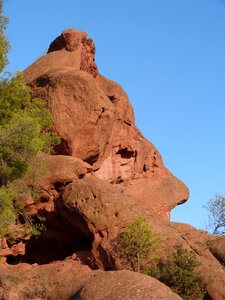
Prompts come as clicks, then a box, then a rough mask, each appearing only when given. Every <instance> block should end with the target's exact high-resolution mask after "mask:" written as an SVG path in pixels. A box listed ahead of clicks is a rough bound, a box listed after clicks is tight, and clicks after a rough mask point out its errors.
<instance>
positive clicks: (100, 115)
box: [24, 30, 189, 220]
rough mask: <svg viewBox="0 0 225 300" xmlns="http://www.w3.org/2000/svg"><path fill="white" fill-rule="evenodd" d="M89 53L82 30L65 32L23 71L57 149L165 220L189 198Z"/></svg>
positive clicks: (116, 87)
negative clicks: (49, 120) (50, 122)
mask: <svg viewBox="0 0 225 300" xmlns="http://www.w3.org/2000/svg"><path fill="white" fill-rule="evenodd" d="M94 55H95V46H94V44H93V41H92V40H91V39H88V38H87V37H86V33H84V32H78V31H75V30H67V31H64V32H63V33H62V34H61V36H59V37H57V38H56V39H55V40H54V41H53V42H52V43H51V45H50V47H49V50H48V53H47V54H46V55H44V56H43V57H41V58H40V59H38V60H37V61H36V62H35V63H34V64H32V65H31V66H30V67H28V68H27V69H26V70H25V71H24V78H25V80H26V82H27V83H28V84H29V85H30V86H31V88H32V92H33V95H34V96H38V97H42V98H44V99H46V100H47V102H48V107H49V109H50V110H51V113H52V115H53V119H54V128H55V130H56V132H58V133H59V135H60V136H61V138H62V142H61V144H60V146H58V147H57V148H56V152H57V153H58V154H64V155H72V156H74V157H77V158H80V159H82V160H83V161H86V162H87V163H89V164H90V165H92V167H93V170H94V172H95V175H96V176H97V177H98V178H100V179H103V180H105V181H108V182H110V183H112V184H114V185H117V186H120V187H121V188H122V189H124V191H125V193H126V194H128V195H132V196H134V197H135V198H137V199H139V200H140V201H142V202H145V203H146V204H147V205H148V206H149V207H151V209H154V211H155V212H156V213H157V214H158V215H159V216H161V217H162V218H163V219H166V220H168V219H169V213H170V210H171V209H172V208H174V207H175V206H176V205H178V204H181V203H183V202H185V201H186V200H187V199H188V195H189V192H188V189H187V188H186V186H185V185H184V184H183V183H182V182H181V181H180V180H178V179H177V178H176V177H174V176H173V175H172V174H171V173H170V172H169V170H167V169H166V168H165V167H164V165H163V162H162V159H161V156H160V154H159V152H158V151H157V149H156V148H155V147H154V146H153V145H152V144H151V143H150V142H148V141H147V140H146V139H145V138H144V137H143V136H142V134H141V133H140V132H139V130H138V129H137V128H136V126H135V122H134V114H133V109H132V106H131V104H130V102H129V99H128V97H127V95H126V93H125V92H124V91H123V89H122V88H121V87H120V86H119V85H118V84H117V83H115V82H113V81H111V80H108V79H106V78H105V77H103V76H102V75H101V74H99V73H98V70H97V66H96V64H95V57H94Z"/></svg>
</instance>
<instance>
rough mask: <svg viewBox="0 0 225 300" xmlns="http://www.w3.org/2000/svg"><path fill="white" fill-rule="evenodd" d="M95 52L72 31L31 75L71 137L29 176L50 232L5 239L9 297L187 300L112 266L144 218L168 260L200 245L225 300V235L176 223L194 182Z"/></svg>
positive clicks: (213, 293) (32, 207) (206, 269)
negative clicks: (167, 158) (158, 144)
mask: <svg viewBox="0 0 225 300" xmlns="http://www.w3.org/2000/svg"><path fill="white" fill-rule="evenodd" d="M94 55H95V46H94V44H93V42H92V40H91V39H88V38H87V35H86V33H84V32H77V31H74V30H68V31H65V32H63V33H62V35H61V36H59V37H58V38H56V40H55V41H53V42H52V44H51V45H50V47H49V50H48V54H46V55H45V56H43V57H41V58H40V59H39V60H37V61H36V62H35V63H34V64H33V65H31V66H30V67H29V68H27V69H26V70H25V72H24V77H25V79H26V81H27V83H29V85H30V86H31V89H32V93H33V96H39V97H42V98H43V99H45V100H46V102H47V105H48V107H49V109H50V110H51V113H52V115H53V119H54V129H55V131H56V132H58V133H59V135H60V136H61V144H60V145H59V146H57V147H56V149H55V151H56V154H57V155H54V156H44V155H43V154H40V155H39V156H37V160H36V162H34V167H33V171H31V173H28V174H27V176H26V177H25V178H23V180H22V183H21V184H25V185H26V184H30V183H32V184H34V183H35V187H36V188H37V190H38V194H37V196H36V199H34V196H33V197H31V195H29V194H26V193H24V196H23V197H21V200H20V201H21V205H22V206H23V207H24V209H25V210H26V212H27V216H28V217H29V218H30V219H31V220H35V218H36V217H37V215H41V216H42V217H44V218H45V226H46V230H45V231H44V232H42V234H41V235H40V237H39V238H38V239H36V238H34V237H30V236H24V235H22V234H19V235H18V236H16V237H14V238H11V239H0V256H2V257H3V259H1V261H0V299H7V300H11V299H13V300H17V299H27V298H31V299H36V300H37V299H53V300H54V299H83V300H84V299H96V300H97V299H112V300H113V299H143V300H145V299H179V297H178V296H176V295H175V294H174V293H172V292H171V291H170V290H169V289H168V288H166V287H165V286H164V285H162V284H160V283H159V282H157V281H156V280H154V279H152V278H149V277H146V276H143V275H140V274H136V273H133V272H130V271H128V270H127V271H115V272H114V271H112V270H120V269H124V268H125V269H129V268H130V266H129V265H123V264H122V262H121V261H120V259H119V258H118V256H117V255H116V252H115V247H114V245H115V242H116V238H117V237H118V235H119V234H120V233H121V232H122V231H123V230H124V228H125V227H126V226H127V225H128V224H129V223H130V222H131V221H133V220H134V219H136V218H137V217H139V216H144V217H145V218H146V219H147V221H148V223H149V226H150V227H151V229H152V231H153V233H154V235H159V236H160V238H161V244H160V249H159V251H158V253H157V255H158V257H160V258H163V257H166V256H167V255H168V254H169V253H172V252H173V251H174V245H177V244H180V245H182V246H183V247H184V248H186V249H187V250H189V251H194V252H195V254H196V255H197V259H198V260H199V261H200V262H201V267H200V268H199V269H198V274H199V275H200V276H201V277H202V278H203V279H204V281H205V282H206V283H207V284H208V286H207V292H208V295H207V297H208V298H207V299H214V300H222V299H225V298H224V295H225V286H224V282H225V269H224V238H218V237H217V236H215V235H209V234H206V233H205V232H203V231H200V230H197V229H195V228H193V227H192V226H190V225H187V224H179V223H170V222H169V213H170V210H171V209H172V208H173V207H175V206H176V205H178V204H181V203H182V202H184V201H186V200H187V198H188V189H187V188H186V187H185V185H184V184H183V183H182V182H181V181H179V180H178V179H177V178H176V177H174V176H173V175H172V174H171V173H170V172H169V170H167V169H166V168H165V167H164V165H163V162H162V159H161V156H160V154H159V152H158V151H157V150H156V148H155V147H154V146H153V145H152V144H151V143H150V142H148V141H147V140H146V139H145V138H144V137H143V136H142V135H141V133H140V132H139V130H138V129H137V128H136V126H135V124H134V115H133V109H132V107H131V105H130V102H129V100H128V97H127V95H126V93H125V92H124V91H123V89H122V88H121V87H120V86H119V85H118V84H117V83H115V82H113V81H110V80H108V79H106V78H104V77H103V76H102V75H100V74H99V73H98V69H97V66H96V64H95V57H94ZM32 172H33V173H32ZM21 186H22V185H21ZM159 216H160V217H159ZM17 229H20V225H18V228H17ZM18 232H20V231H18ZM97 269H98V270H97ZM99 269H100V270H99ZM104 270H106V271H108V272H105V271H104ZM211 279H212V280H211ZM106 297H108V298H106ZM132 297H134V298H132Z"/></svg>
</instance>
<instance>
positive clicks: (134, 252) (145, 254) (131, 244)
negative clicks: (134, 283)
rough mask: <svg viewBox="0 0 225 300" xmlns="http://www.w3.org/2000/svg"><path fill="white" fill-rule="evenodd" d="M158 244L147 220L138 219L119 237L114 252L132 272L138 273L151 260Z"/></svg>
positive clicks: (158, 241)
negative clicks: (129, 266)
mask: <svg viewBox="0 0 225 300" xmlns="http://www.w3.org/2000/svg"><path fill="white" fill-rule="evenodd" d="M159 243H160V239H159V237H156V238H154V237H153V233H152V231H151V229H150V228H149V225H148V223H147V220H146V219H145V218H143V217H139V218H137V219H136V220H134V221H133V222H132V223H130V224H129V225H128V226H127V228H126V229H125V231H124V232H123V233H121V234H120V235H119V237H118V239H117V243H116V251H117V253H118V254H119V256H120V257H121V259H122V260H123V261H124V262H125V263H126V264H129V265H131V268H132V269H133V270H134V271H137V272H140V271H141V270H142V268H143V267H144V265H145V264H146V262H148V261H149V260H150V259H153V256H154V252H155V250H156V249H157V248H158V247H159Z"/></svg>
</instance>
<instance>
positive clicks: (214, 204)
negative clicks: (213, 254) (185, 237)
mask: <svg viewBox="0 0 225 300" xmlns="http://www.w3.org/2000/svg"><path fill="white" fill-rule="evenodd" d="M203 207H204V208H205V209H206V210H207V213H208V224H207V226H206V229H207V231H209V232H210V233H213V234H218V235H225V196H222V195H220V194H216V195H215V196H214V197H213V198H212V199H210V200H209V201H208V202H207V203H206V204H205V205H204V206H203Z"/></svg>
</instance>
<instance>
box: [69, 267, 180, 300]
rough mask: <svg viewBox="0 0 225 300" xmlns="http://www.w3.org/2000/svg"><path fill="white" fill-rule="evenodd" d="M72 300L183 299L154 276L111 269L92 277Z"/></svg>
mask: <svg viewBox="0 0 225 300" xmlns="http://www.w3.org/2000/svg"><path fill="white" fill-rule="evenodd" d="M70 299H71V300H76V299H80V300H90V299H92V300H108V299H110V300H143V299H146V300H147V299H148V300H153V299H154V300H156V299H157V300H160V299H167V300H176V299H177V300H178V299H182V298H180V297H179V296H178V295H177V294H175V293H173V292H172V291H171V290H170V289H169V288H168V287H166V286H165V285H163V284H162V283H160V282H159V281H157V280H156V279H154V278H151V277H149V276H145V275H142V274H138V273H134V272H131V271H125V270H124V271H116V272H115V271H111V272H106V273H99V274H96V276H93V277H91V278H90V279H89V280H88V281H86V282H84V284H83V285H82V286H81V287H80V288H79V289H78V290H77V291H76V292H75V293H74V294H73V296H72V297H71V298H70Z"/></svg>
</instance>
